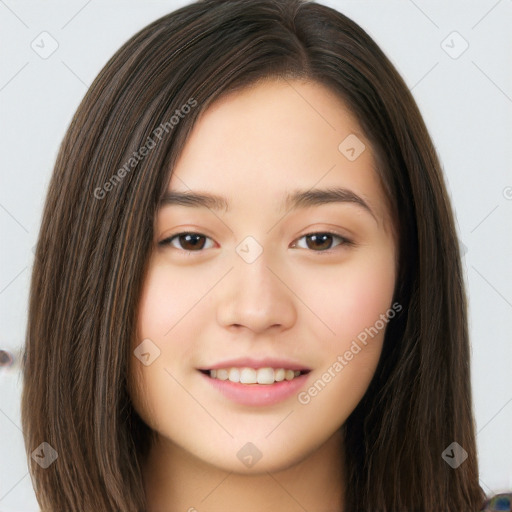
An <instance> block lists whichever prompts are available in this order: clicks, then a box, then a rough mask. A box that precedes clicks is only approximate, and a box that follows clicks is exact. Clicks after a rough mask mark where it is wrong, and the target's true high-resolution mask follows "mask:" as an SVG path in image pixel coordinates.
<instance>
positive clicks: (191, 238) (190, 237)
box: [181, 234, 204, 248]
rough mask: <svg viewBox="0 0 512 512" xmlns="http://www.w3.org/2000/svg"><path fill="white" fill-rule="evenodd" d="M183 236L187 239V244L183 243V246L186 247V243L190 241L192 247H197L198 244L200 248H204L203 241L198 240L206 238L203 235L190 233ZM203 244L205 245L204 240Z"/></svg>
mask: <svg viewBox="0 0 512 512" xmlns="http://www.w3.org/2000/svg"><path fill="white" fill-rule="evenodd" d="M181 238H182V239H183V238H184V239H185V244H182V245H183V247H185V245H186V244H187V243H188V244H191V246H192V248H197V247H198V246H199V247H200V248H202V245H201V243H200V242H199V241H198V240H199V239H200V238H204V237H202V236H201V235H194V234H188V235H182V237H181ZM194 240H195V241H194ZM203 245H204V242H203Z"/></svg>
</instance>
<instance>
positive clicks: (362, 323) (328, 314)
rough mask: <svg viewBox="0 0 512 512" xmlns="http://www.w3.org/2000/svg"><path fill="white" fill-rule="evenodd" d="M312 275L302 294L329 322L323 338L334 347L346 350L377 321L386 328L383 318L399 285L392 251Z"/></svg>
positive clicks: (357, 259) (324, 319)
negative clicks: (396, 281) (346, 347)
mask: <svg viewBox="0 0 512 512" xmlns="http://www.w3.org/2000/svg"><path fill="white" fill-rule="evenodd" d="M305 275H306V274H305ZM309 276H310V277H309V278H308V279H306V282H305V284H304V288H303V289H302V292H301V293H302V295H303V296H305V297H307V298H308V305H310V307H311V309H312V310H313V311H314V313H315V314H316V315H317V317H318V318H319V319H321V320H322V321H323V323H324V324H325V326H326V329H324V330H325V336H324V337H323V339H325V340H326V341H328V340H331V341H332V344H331V345H332V346H333V347H335V348H337V349H343V347H344V346H345V345H347V344H348V345H349V344H350V341H351V340H352V339H354V338H356V337H357V336H358V335H359V334H360V333H363V332H365V329H369V328H371V327H372V326H374V325H375V324H376V322H378V326H380V329H382V325H381V322H379V320H380V319H381V315H386V312H387V311H388V310H389V308H390V307H391V302H392V298H393V292H394V287H395V269H394V259H393V254H392V253H389V254H388V253H384V252H377V251H375V252H372V251H367V252H366V254H365V255H362V256H361V257H359V258H353V259H352V260H350V262H347V264H346V265H339V266H332V267H326V268H325V269H322V270H319V271H315V273H314V274H313V273H309ZM303 283H304V281H303ZM306 293H307V295H305V294H306ZM319 325H320V324H319ZM327 327H328V329H329V330H327ZM329 331H330V333H329ZM329 334H330V335H329Z"/></svg>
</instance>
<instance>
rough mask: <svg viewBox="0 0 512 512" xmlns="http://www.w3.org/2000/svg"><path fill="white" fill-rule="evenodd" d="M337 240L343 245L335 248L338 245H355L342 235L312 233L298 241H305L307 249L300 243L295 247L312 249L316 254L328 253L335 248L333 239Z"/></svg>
mask: <svg viewBox="0 0 512 512" xmlns="http://www.w3.org/2000/svg"><path fill="white" fill-rule="evenodd" d="M335 238H337V239H338V240H341V243H338V244H336V245H335V247H336V246H337V245H353V243H352V241H350V240H348V239H347V238H345V237H342V236H340V235H336V234H335V233H310V234H308V235H304V236H302V237H301V238H299V239H298V240H302V239H305V240H306V247H301V246H300V245H298V243H296V244H295V245H294V247H295V246H298V247H301V248H304V249H311V250H313V251H315V252H326V251H328V250H330V249H331V248H332V247H333V239H335Z"/></svg>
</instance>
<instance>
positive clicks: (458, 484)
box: [22, 0, 485, 512]
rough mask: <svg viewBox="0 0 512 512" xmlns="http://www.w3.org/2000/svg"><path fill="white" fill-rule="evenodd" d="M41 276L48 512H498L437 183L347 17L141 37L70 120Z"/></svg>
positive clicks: (226, 11) (29, 413) (411, 125)
mask: <svg viewBox="0 0 512 512" xmlns="http://www.w3.org/2000/svg"><path fill="white" fill-rule="evenodd" d="M36 256H37V258H36V264H35V267H34V272H33V278H32V285H31V286H32V287H31V299H30V312H29V323H28V330H27V341H26V351H25V359H24V390H23V403H22V421H23V430H24V435H25V442H26V448H27V453H28V455H29V463H30V466H31V473H32V477H33V483H34V488H35V492H36V496H37V499H38V501H39V503H40V505H41V508H42V510H43V511H56V510H67V511H92V510H95V511H98V510H101V511H107V510H108V511H114V510H115V511H123V512H125V511H126V512H128V511H142V510H147V511H159V510H165V511H171V512H174V511H178V510H180V511H184V510H189V511H193V510H197V511H212V510H221V509H222V510H224V511H230V510H240V509H244V510H247V511H262V510H282V511H292V510H294V511H295V510H309V511H328V510H329V511H334V510H336V511H345V512H347V511H356V510H357V511H372V512H374V511H413V510H414V511H419V510H421V511H429V512H434V511H436V512H438V511H441V510H443V511H445V510H446V511H452V510H453V511H455V510H457V511H458V510H467V511H477V510H481V509H482V507H483V506H484V500H485V496H484V493H483V491H482V489H481V488H480V486H479V483H478V464H477V458H476V457H477V452H476V446H475V432H474V420H473V415H472V402H471V390H470V374H469V368H470V367H469V343H468V327H467V317H466V297H465V291H464V285H463V278H462V271H461V263H460V254H459V247H458V242H457V236H456V230H455V227H454V221H453V214H452V210H451V206H450V203H449V199H448V196H447V193H446V188H445V185H444V181H443V176H442V173H441V170H440V166H439V162H438V160H437V157H436V154H435V152H434V149H433V146H432V142H431V140H430V138H429V135H428V133H427V130H426V128H425V125H424V123H423V121H422V118H421V116H420V113H419V111H418V108H417V106H416V104H415V102H414V100H413V98H412V96H411V94H410V92H409V91H408V89H407V87H406V85H405V84H404V82H403V80H402V79H401V78H400V76H399V75H398V73H397V72H396V70H395V69H394V67H393V66H392V65H391V63H390V62H389V60H388V59H387V58H386V56H385V55H384V54H383V53H382V51H381V50H380V49H379V48H378V46H377V45H376V44H375V42H374V41H373V40H372V39H371V38H370V37H369V36H368V35H367V34H366V33H365V32H364V31H363V30H362V29H361V28H360V27H359V26H357V25H356V24H355V23H354V22H352V21H350V20H349V19H347V18H346V17H345V16H343V15H342V14H340V13H338V12H336V11H334V10H332V9H330V8H327V7H325V6H322V5H319V4H315V3H311V2H302V1H300V0H279V1H278V0H254V1H250V2H248V1H243V0H206V1H200V2H197V3H194V4H191V5H189V6H187V7H184V8H182V9H179V10H177V11H175V12H173V13H171V14H169V15H167V16H164V17H163V18H161V19H159V20H157V21H155V22H153V23H152V24H150V25H149V26H147V27H146V28H144V29H143V30H141V31H140V32H139V33H138V34H136V35H135V36H133V37H132V38H131V39H130V40H129V41H128V42H127V43H126V44H125V45H123V47H122V48H121V49H120V50H119V51H118V52H117V53H116V54H115V55H114V56H113V57H112V59H111V60H110V61H109V62H108V64H107V65H106V66H105V68H104V69H103V70H102V71H101V73H100V74H99V76H98V77H97V79H96V80H95V81H94V83H93V85H92V86H91V88H90V90H89V91H88V93H87V94H86V96H85V98H84V100H83V102H82V104H81V105H80V107H79V108H78V111H77V112H76V114H75V117H74V118H73V120H72V123H71V126H70V127H69V130H68V132H67V134H66V137H65V139H64V141H63V143H62V147H61V149H60V152H59V156H58V158H57V162H56V166H55V170H54V175H53V178H52V181H51V184H50V188H49V192H48V197H47V202H46V207H45V211H44V216H43V221H42V225H41V232H40V237H39V241H38V245H37V254H36ZM44 443H46V444H44Z"/></svg>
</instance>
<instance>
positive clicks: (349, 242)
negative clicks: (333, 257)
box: [158, 231, 355, 255]
mask: <svg viewBox="0 0 512 512" xmlns="http://www.w3.org/2000/svg"><path fill="white" fill-rule="evenodd" d="M183 235H196V236H200V237H203V238H207V239H210V240H211V238H210V237H208V236H206V235H203V234H202V233H197V232H194V231H183V232H181V233H176V234H175V235H171V236H170V237H168V238H166V239H165V240H162V241H160V242H158V245H159V246H171V247H173V246H172V245H171V243H172V241H173V240H174V239H178V240H179V237H180V236H183ZM312 235H328V236H331V237H333V238H338V239H339V240H341V242H340V243H339V244H338V245H336V246H334V247H331V248H329V249H327V250H324V251H314V250H313V249H310V251H312V252H315V253H318V254H323V253H328V254H330V253H331V252H332V251H333V250H334V249H336V247H340V246H345V247H352V246H354V245H355V243H354V242H353V241H352V240H349V239H348V238H346V237H344V236H342V235H339V234H338V233H333V232H330V231H315V232H312V233H306V234H305V235H302V236H301V237H299V238H297V241H298V240H301V239H302V238H306V237H308V236H312ZM297 241H296V242H294V245H296V244H297ZM173 248H174V249H177V250H178V251H180V252H183V253H187V254H188V255H190V254H191V253H194V252H197V253H200V252H203V249H200V250H198V251H187V250H186V249H179V248H177V247H173ZM209 249H211V247H209ZM301 249H303V247H301ZM306 249H307V248H306Z"/></svg>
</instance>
